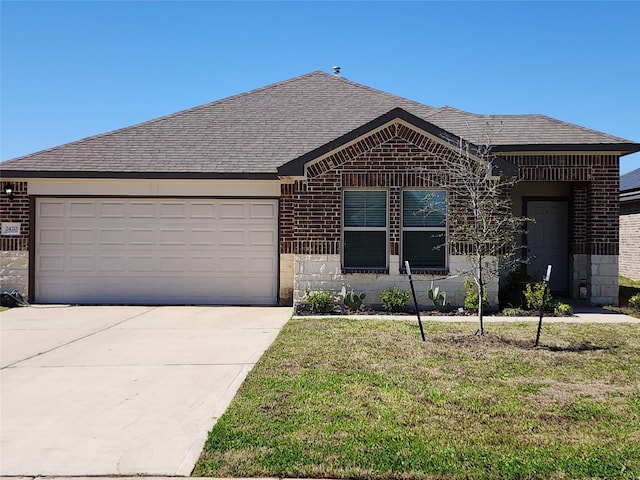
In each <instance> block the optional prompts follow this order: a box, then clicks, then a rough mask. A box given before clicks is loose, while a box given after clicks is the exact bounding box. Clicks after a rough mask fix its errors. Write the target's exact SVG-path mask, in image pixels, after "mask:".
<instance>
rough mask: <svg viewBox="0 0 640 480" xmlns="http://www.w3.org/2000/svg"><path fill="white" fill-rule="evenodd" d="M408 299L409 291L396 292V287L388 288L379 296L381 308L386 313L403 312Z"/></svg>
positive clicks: (409, 296)
mask: <svg viewBox="0 0 640 480" xmlns="http://www.w3.org/2000/svg"><path fill="white" fill-rule="evenodd" d="M409 298H411V292H410V291H409V290H398V289H397V288H396V287H389V288H387V289H386V290H385V291H383V292H382V293H381V294H380V300H381V301H382V308H384V309H385V310H386V311H387V312H403V311H404V310H405V309H406V308H407V302H408V301H409Z"/></svg>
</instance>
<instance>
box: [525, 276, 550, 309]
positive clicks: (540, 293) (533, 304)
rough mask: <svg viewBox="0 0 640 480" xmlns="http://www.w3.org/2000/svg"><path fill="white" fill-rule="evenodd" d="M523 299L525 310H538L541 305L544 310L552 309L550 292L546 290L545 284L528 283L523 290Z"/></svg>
mask: <svg viewBox="0 0 640 480" xmlns="http://www.w3.org/2000/svg"><path fill="white" fill-rule="evenodd" d="M524 297H525V299H526V301H527V308H529V309H531V310H540V309H541V308H542V306H543V305H544V306H545V307H546V309H552V308H553V298H552V297H551V291H550V290H549V289H548V288H546V284H545V282H536V283H528V284H527V286H526V287H525V289H524Z"/></svg>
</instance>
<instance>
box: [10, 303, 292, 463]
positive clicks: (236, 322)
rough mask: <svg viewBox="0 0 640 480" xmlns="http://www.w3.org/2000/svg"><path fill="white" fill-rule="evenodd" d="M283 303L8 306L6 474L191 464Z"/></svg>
mask: <svg viewBox="0 0 640 480" xmlns="http://www.w3.org/2000/svg"><path fill="white" fill-rule="evenodd" d="M291 313H292V309H291V308H280V307H264V308H263V307H50V306H44V307H41V308H38V307H28V308H15V309H11V310H8V311H4V312H2V313H0V326H1V337H2V338H1V345H0V347H1V351H0V358H1V361H2V370H1V371H0V382H1V383H0V392H1V393H0V409H1V410H0V442H1V443H0V474H2V475H24V476H36V475H52V476H84V475H136V474H148V475H189V474H190V473H191V471H192V469H193V466H194V464H195V462H196V460H197V458H198V456H199V454H200V451H201V449H202V446H203V442H204V440H205V438H206V434H207V432H208V430H209V429H210V428H211V426H212V425H213V424H214V423H215V421H216V420H217V418H218V417H219V416H220V415H221V414H222V413H223V412H224V410H225V409H226V408H227V406H228V404H229V402H230V401H231V399H232V398H233V396H234V395H235V393H236V391H237V389H238V387H239V386H240V384H241V383H242V381H243V380H244V378H245V376H246V375H247V373H248V372H249V370H251V368H252V367H253V365H254V364H255V362H256V361H257V360H258V359H259V358H260V356H261V355H262V353H263V352H264V351H265V349H266V348H267V347H268V346H269V345H270V344H271V342H272V341H273V340H274V339H275V337H276V335H277V334H278V332H279V331H280V329H281V327H282V326H283V325H284V324H285V323H286V321H287V320H288V319H289V318H290V316H291Z"/></svg>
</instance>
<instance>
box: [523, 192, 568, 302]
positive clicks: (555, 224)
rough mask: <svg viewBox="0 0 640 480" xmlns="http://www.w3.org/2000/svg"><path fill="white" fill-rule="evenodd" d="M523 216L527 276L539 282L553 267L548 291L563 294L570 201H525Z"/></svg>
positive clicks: (566, 282)
mask: <svg viewBox="0 0 640 480" xmlns="http://www.w3.org/2000/svg"><path fill="white" fill-rule="evenodd" d="M525 205H526V216H527V217H529V218H534V219H535V222H529V223H528V225H527V246H528V252H527V253H528V255H529V264H528V266H527V273H529V275H531V276H533V277H535V278H536V279H538V280H540V279H542V277H543V275H544V274H545V272H546V271H547V265H552V266H553V267H552V270H551V280H550V282H549V287H550V288H551V291H552V292H554V293H559V294H566V293H567V292H568V285H569V202H568V200H555V199H554V200H528V201H526V203H525Z"/></svg>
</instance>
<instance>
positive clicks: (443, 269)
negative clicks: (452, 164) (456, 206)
mask: <svg viewBox="0 0 640 480" xmlns="http://www.w3.org/2000/svg"><path fill="white" fill-rule="evenodd" d="M404 192H425V193H426V192H444V195H445V196H444V208H445V214H444V219H445V221H444V225H443V226H442V227H405V226H404ZM404 232H444V242H443V243H444V246H443V247H442V248H443V249H444V265H442V266H441V267H440V266H438V267H414V266H413V265H412V266H411V270H412V271H416V272H422V273H439V272H442V273H447V272H449V192H448V191H447V190H446V189H444V188H404V189H402V190H401V192H400V248H399V250H400V252H399V253H400V272H401V273H406V268H405V266H404V261H405V258H404Z"/></svg>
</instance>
